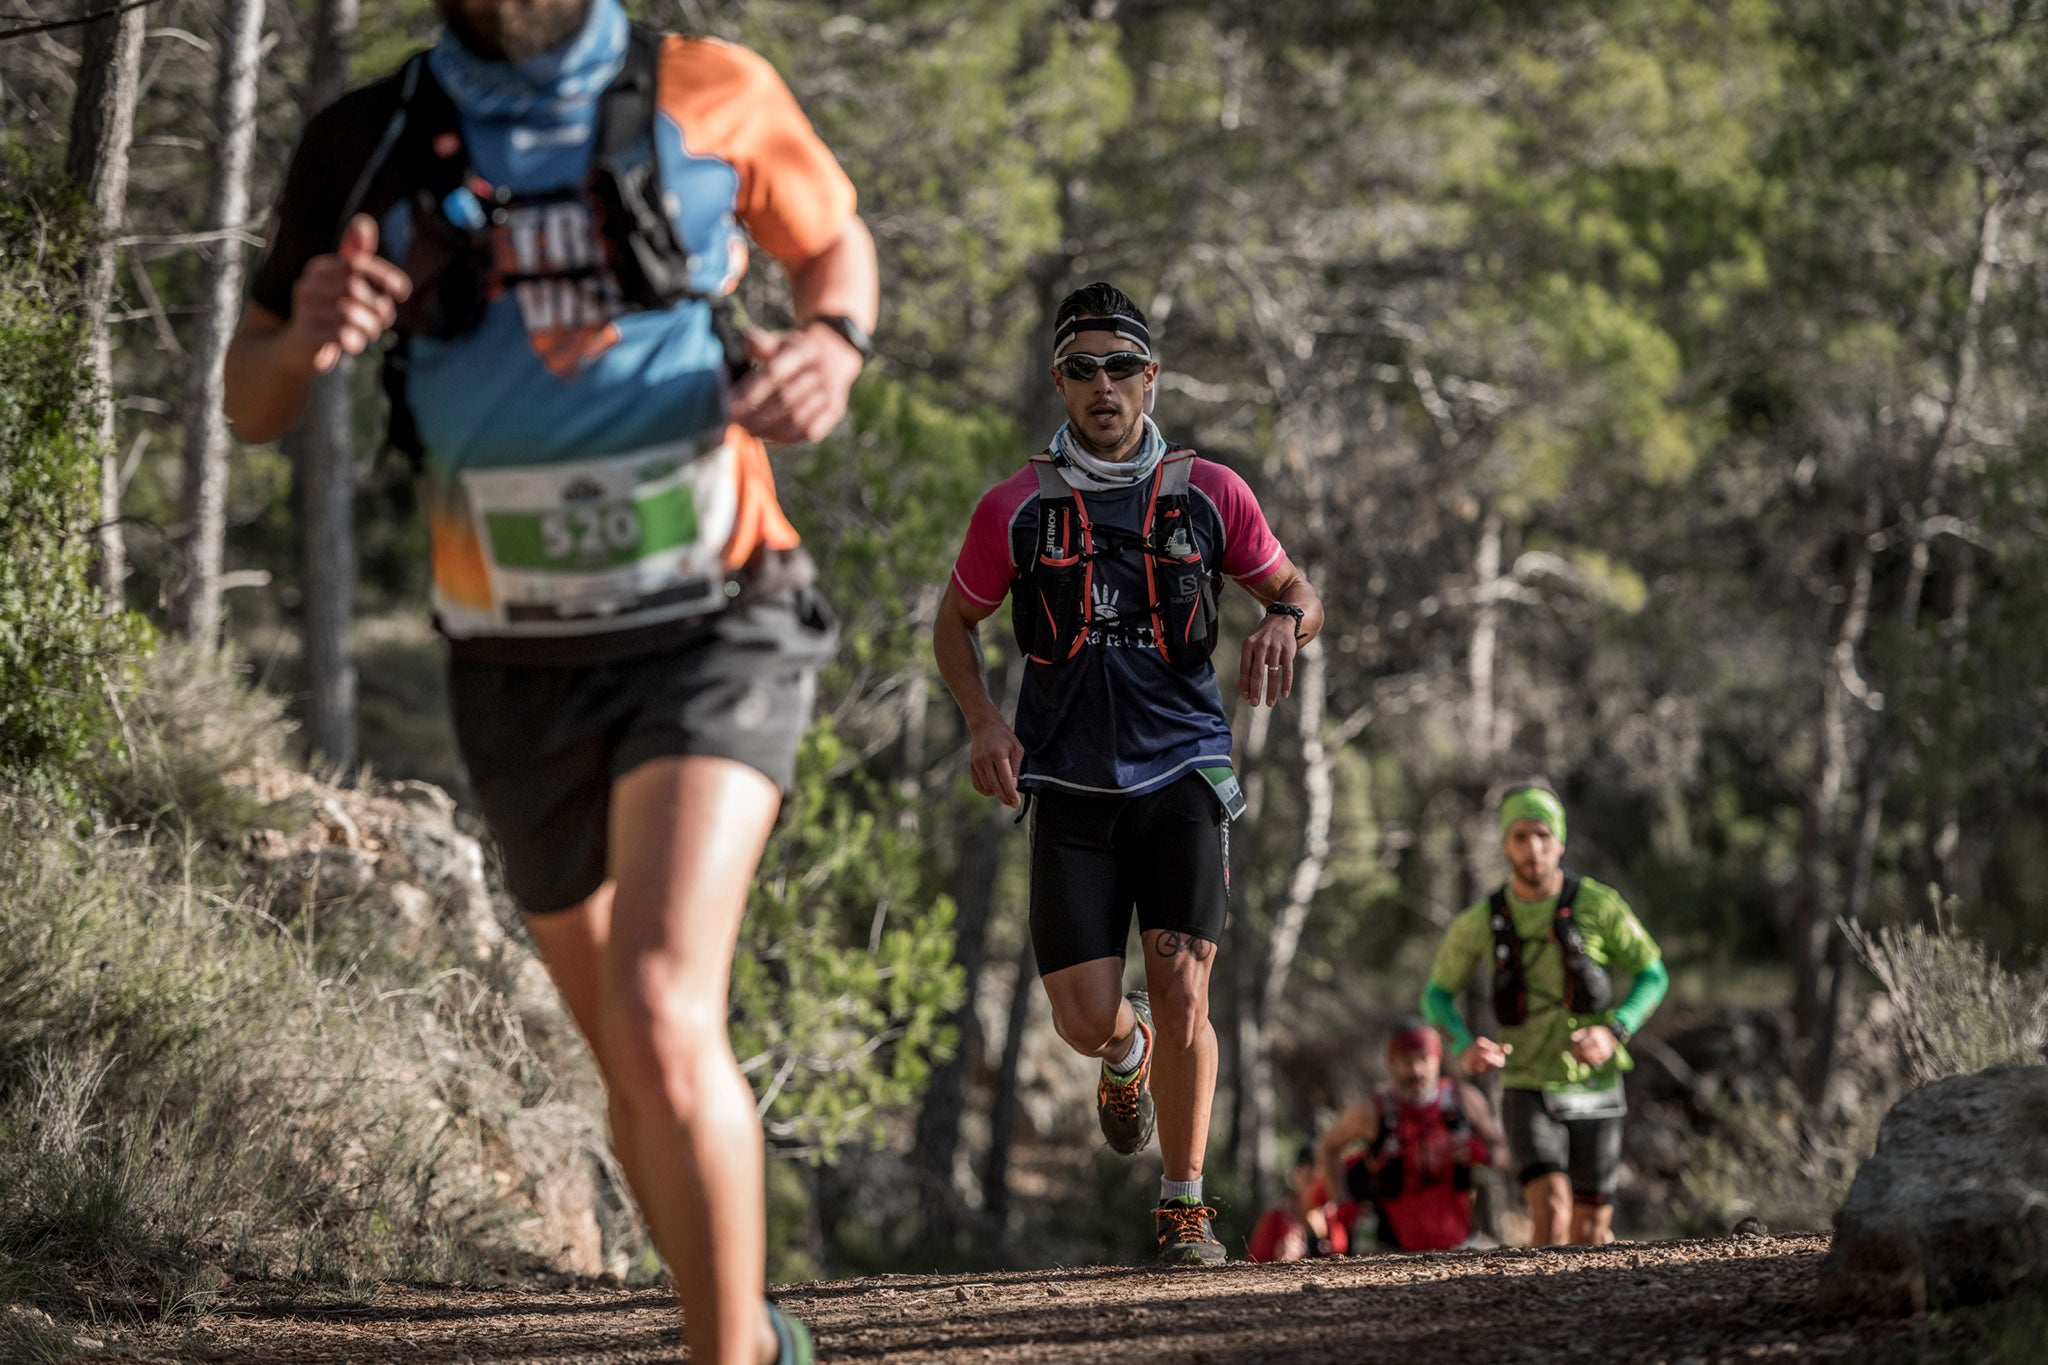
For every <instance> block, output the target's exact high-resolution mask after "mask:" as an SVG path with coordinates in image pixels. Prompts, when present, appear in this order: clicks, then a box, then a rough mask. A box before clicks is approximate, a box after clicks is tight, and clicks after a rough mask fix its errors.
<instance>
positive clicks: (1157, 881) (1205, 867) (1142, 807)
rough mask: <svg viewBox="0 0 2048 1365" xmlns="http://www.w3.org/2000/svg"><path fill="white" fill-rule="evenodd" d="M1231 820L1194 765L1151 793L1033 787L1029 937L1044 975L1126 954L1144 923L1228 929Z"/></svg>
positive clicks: (1218, 935)
mask: <svg viewBox="0 0 2048 1365" xmlns="http://www.w3.org/2000/svg"><path fill="white" fill-rule="evenodd" d="M1229 864H1230V823H1229V821H1227V820H1226V819H1225V818H1224V816H1223V805H1222V803H1221V802H1219V801H1218V800H1217V799H1216V792H1215V789H1214V788H1212V787H1211V786H1210V785H1209V782H1208V779H1207V778H1204V777H1203V776H1202V775H1201V774H1200V773H1193V772H1191V773H1188V774H1187V775H1186V776H1184V777H1182V778H1180V779H1179V780H1177V781H1175V782H1170V783H1168V784H1167V785H1166V786H1164V787H1161V788H1160V789H1159V790H1157V791H1151V792H1146V793H1145V794H1144V795H1143V796H1081V795H1077V794H1075V793H1072V792H1062V791H1044V790H1038V791H1034V792H1033V793H1032V816H1031V945H1032V947H1033V948H1034V949H1035V950H1036V951H1037V954H1038V971H1039V974H1040V975H1041V976H1042V975H1044V974H1045V973H1047V972H1056V971H1059V970H1061V969H1062V968H1065V967H1072V966H1076V965H1078V964H1079V963H1083V962H1092V961H1094V960H1095V959H1096V958H1100V957H1122V956H1123V955H1124V944H1125V941H1126V940H1127V939H1128V938H1129V937H1130V932H1131V912H1132V910H1133V909H1135V910H1136V911H1137V914H1138V929H1139V931H1140V932H1147V931H1150V930H1153V929H1165V930H1171V931H1172V932H1175V933H1180V934H1191V935H1193V936H1195V937H1197V938H1203V939H1207V940H1208V941H1209V942H1211V943H1216V942H1218V941H1220V940H1221V939H1222V937H1223V922H1224V917H1225V915H1226V913H1227V912H1228V910H1229V905H1230V873H1229Z"/></svg>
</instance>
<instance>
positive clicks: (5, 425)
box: [0, 144, 145, 788]
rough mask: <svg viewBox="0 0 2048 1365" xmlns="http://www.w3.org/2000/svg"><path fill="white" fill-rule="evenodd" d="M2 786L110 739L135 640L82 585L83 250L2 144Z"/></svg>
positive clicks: (37, 178)
mask: <svg viewBox="0 0 2048 1365" xmlns="http://www.w3.org/2000/svg"><path fill="white" fill-rule="evenodd" d="M0 182H4V183H5V184H6V185H7V193H6V194H5V195H0V452H5V455H6V458H5V459H4V460H0V506H4V507H5V508H6V509H7V515H6V517H5V518H0V785H4V786H6V787H11V788H19V787H22V786H29V785H34V786H40V787H46V788H47V787H51V786H61V785H62V784H63V782H64V779H65V777H66V775H67V773H66V770H67V769H68V768H69V766H70V765H71V764H72V763H73V762H75V761H76V760H77V759H78V758H80V757H81V756H82V755H84V754H85V753H86V752H87V750H88V749H89V748H90V747H91V746H92V745H93V744H94V743H95V741H97V740H99V739H100V738H101V737H102V736H103V735H104V734H105V733H106V732H107V730H108V728H109V724H110V717H111V714H112V706H111V697H110V693H111V692H113V691H115V690H117V689H118V688H120V687H121V686H123V685H124V683H125V678H126V673H127V670H128V667H129V663H130V660H131V659H132V658H133V657H134V655H135V654H136V653H137V652H138V651H139V650H140V648H141V645H142V641H143V638H144V634H145V632H144V629H143V627H142V625H141V624H140V622H139V620H138V619H137V618H135V617H133V616H130V615H129V614H128V613H126V612H118V613H114V614H111V615H109V614H107V613H105V612H103V611H102V604H101V602H100V600H99V598H98V596H97V594H96V593H95V592H94V590H93V587H92V584H91V569H92V562H93V555H94V535H93V529H94V525H95V523H96V522H97V520H98V517H99V448H98V443H97V439H96V437H95V436H94V435H93V433H92V425H91V415H90V413H91V408H90V403H91V399H92V396H93V393H94V390H93V387H92V383H91V376H90V371H89V369H88V367H87V364H86V345H87V338H86V334H85V331H84V329H83V328H82V327H81V326H80V325H79V311H78V308H77V303H78V298H77V295H78V284H77V279H78V265H79V262H80V260H81V259H82V257H83V255H84V252H85V250H86V247H87V244H88V242H89V240H90V237H89V234H88V232H87V229H86V221H87V219H86V215H85V212H84V208H83V206H82V204H81V203H80V202H79V201H78V199H77V197H76V196H75V194H74V193H73V192H72V191H70V190H69V189H67V188H63V187H61V186H59V185H58V184H57V183H56V182H55V180H54V179H53V178H52V177H51V176H49V175H48V174H46V173H45V172H44V171H42V170H41V169H40V168H39V167H37V166H36V165H34V164H33V163H31V162H30V161H29V160H28V159H27V157H26V154H25V153H23V152H22V151H21V150H20V149H19V148H15V147H10V146H7V145H5V144H0Z"/></svg>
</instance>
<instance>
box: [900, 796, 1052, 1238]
mask: <svg viewBox="0 0 2048 1365" xmlns="http://www.w3.org/2000/svg"><path fill="white" fill-rule="evenodd" d="M999 809H1002V810H1003V813H1002V814H999V815H997V816H995V817H994V818H984V819H983V820H981V821H980V822H979V823H978V824H976V825H974V826H972V827H970V829H969V830H968V832H967V834H966V837H965V838H964V839H963V840H962V847H961V850H960V863H959V867H958V869H957V870H956V872H955V874H954V877H953V903H954V907H955V916H954V921H953V960H954V961H955V962H957V963H959V964H960V969H961V970H962V971H963V972H965V973H966V978H967V1000H966V1001H965V1002H964V1003H962V1004H961V1006H960V1008H959V1009H957V1010H955V1011H954V1012H953V1017H952V1021H951V1022H952V1024H953V1027H954V1028H955V1029H956V1030H958V1034H959V1045H958V1046H957V1047H956V1048H955V1049H954V1051H953V1055H952V1057H950V1058H949V1059H947V1060H946V1061H943V1062H939V1063H937V1064H936V1065H934V1066H933V1067H932V1075H931V1080H930V1082H929V1083H927V1085H926V1086H925V1092H924V1103H923V1104H922V1105H921V1106H920V1107H919V1109H918V1111H917V1136H916V1143H915V1152H916V1154H915V1156H914V1158H913V1160H914V1162H915V1169H916V1172H917V1175H918V1178H919V1180H918V1184H919V1194H920V1198H921V1199H922V1202H923V1214H924V1217H923V1222H924V1237H925V1242H926V1245H927V1246H928V1247H929V1248H931V1249H932V1250H934V1251H937V1250H939V1249H941V1248H944V1249H946V1250H947V1251H950V1250H951V1249H952V1247H953V1244H954V1242H955V1241H957V1240H958V1237H959V1233H960V1231H961V1218H960V1210H961V1204H962V1200H963V1195H964V1193H965V1192H964V1191H962V1190H961V1189H960V1188H959V1186H958V1183H957V1181H956V1179H955V1172H956V1171H957V1169H958V1166H959V1154H960V1123H961V1120H962V1119H963V1118H964V1117H965V1116H966V1113H967V1088H968V1084H969V1081H970V1080H971V1078H972V1076H973V1071H974V1062H975V1058H976V1057H977V1056H978V1055H979V1054H980V1052H981V1047H982V1037H981V1021H980V1018H979V1016H978V1015H976V1013H975V1010H974V993H975V991H976V990H978V989H979V988H980V986H981V969H982V965H983V963H984V962H986V961H987V957H988V921H989V914H990V911H991V909H992V906H993V899H994V892H995V879H996V868H997V865H998V863H999V862H1000V861H1001V858H1002V841H1003V836H1004V835H1005V834H1007V833H1009V830H1010V823H1011V820H1012V816H1011V815H1010V814H1009V813H1008V811H1007V808H999ZM1027 945H1028V937H1027ZM999 1098H1000V1092H999Z"/></svg>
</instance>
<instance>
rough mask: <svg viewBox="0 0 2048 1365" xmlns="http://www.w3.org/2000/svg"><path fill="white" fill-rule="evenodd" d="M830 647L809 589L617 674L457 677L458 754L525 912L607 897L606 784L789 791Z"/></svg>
mask: <svg viewBox="0 0 2048 1365" xmlns="http://www.w3.org/2000/svg"><path fill="white" fill-rule="evenodd" d="M836 635H837V632H836V630H835V627H834V625H833V622H832V614H831V611H830V609H829V608H827V607H826V605H825V601H824V599H823V597H821V596H820V595H819V594H818V593H817V592H816V591H815V590H814V589H811V588H808V587H805V588H799V589H796V590H795V591H784V592H780V593H776V594H773V595H769V596H764V597H761V598H758V599H754V600H751V601H742V602H740V603H736V604H735V605H733V606H731V607H729V608H727V609H726V610H724V611H722V612H720V613H718V614H717V615H716V616H714V617H711V618H709V619H707V620H704V621H701V622H696V623H693V624H690V625H688V626H685V627H681V628H679V629H678V632H677V637H676V643H675V644H674V646H673V647H671V648H668V649H665V650H663V651H661V652H659V653H654V654H644V655H639V656H636V657H634V658H631V659H626V660H623V661H620V662H617V663H610V664H604V665H600V666H591V667H513V666H507V665H501V664H479V663H453V664H451V665H450V667H449V699H450V705H451V708H452V710H453V712H454V719H455V738H456V743H457V744H458V745H459V747H460V748H461V750H462V760H463V763H464V764H465V765H466V766H467V767H468V769H469V780H470V785H471V786H472V787H474V788H475V790H476V796H477V802H478V804H479V805H481V806H482V807H483V813H484V818H485V819H486V820H487V821H489V823H490V826H491V831H492V833H494V834H495V835H497V839H498V843H499V845H500V847H501V848H502V850H503V854H504V863H505V881H506V884H507V886H508V887H509V888H510V890H511V892H512V895H513V897H514V898H515V899H517V900H518V902H519V904H520V906H521V908H523V909H524V910H526V911H527V912H528V913H530V914H545V913H548V912H550V911H556V910H566V909H569V908H570V907H571V906H574V905H575V904H577V903H578V902H579V901H581V900H583V899H584V898H585V897H587V896H589V895H590V894H591V893H592V892H593V891H595V890H597V888H598V887H599V886H600V885H602V884H603V882H604V879H605V875H606V872H605V866H606V857H605V849H606V841H607V834H608V826H609V817H610V807H611V790H612V783H613V782H615V781H617V780H618V779H619V778H620V777H623V776H624V775H625V774H626V773H627V772H629V771H630V770H632V769H633V768H634V767H635V766H637V765H638V764H641V763H644V762H646V761H647V760H649V759H652V758H662V757H670V756H708V757H716V758H729V759H732V760H734V761H736V762H740V763H744V764H746V765H747V766H748V767H750V768H754V769H756V770H758V771H759V772H761V773H763V774H765V775H766V776H767V777H768V778H769V780H770V781H772V782H774V783H775V784H776V785H777V786H778V787H780V788H782V789H783V791H784V792H787V791H788V790H789V788H790V783H791V780H792V778H793V777H794V774H795V768H796V750H797V744H798V743H799V741H801V740H802V738H803V733H804V727H805V726H806V725H807V724H808V723H809V721H810V716H811V701H812V697H813V693H814V691H815V688H816V679H817V670H818V668H819V667H820V666H821V665H822V664H823V663H824V662H825V660H826V659H827V658H828V657H829V656H830V655H831V652H832V647H833V644H834V642H835V639H836Z"/></svg>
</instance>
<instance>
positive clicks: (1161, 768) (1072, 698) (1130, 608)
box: [953, 458, 1285, 796]
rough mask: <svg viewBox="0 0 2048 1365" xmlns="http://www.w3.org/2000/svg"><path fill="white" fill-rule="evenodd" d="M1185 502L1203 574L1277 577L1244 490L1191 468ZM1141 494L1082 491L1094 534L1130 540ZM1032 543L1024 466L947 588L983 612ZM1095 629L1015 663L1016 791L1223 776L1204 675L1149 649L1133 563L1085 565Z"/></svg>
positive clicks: (1132, 559)
mask: <svg viewBox="0 0 2048 1365" xmlns="http://www.w3.org/2000/svg"><path fill="white" fill-rule="evenodd" d="M1190 482H1191V487H1190V489H1189V492H1190V498H1189V504H1190V511H1191V513H1192V514H1193V515H1192V521H1193V523H1194V533H1195V537H1196V539H1197V541H1198V542H1199V543H1200V545H1201V549H1202V559H1203V562H1204V563H1206V564H1211V565H1215V566H1218V567H1220V568H1221V569H1222V571H1223V573H1224V574H1225V575H1227V576H1228V577H1230V578H1231V579H1234V580H1235V581H1237V582H1239V583H1255V582H1257V581H1258V580H1259V579H1262V578H1264V577H1266V576H1267V575H1268V574H1270V573H1272V572H1273V571H1274V570H1275V569H1277V568H1279V567H1280V564H1281V561H1282V560H1283V559H1284V558H1285V554H1284V552H1283V551H1282V550H1281V548H1280V542H1279V541H1278V540H1276V539H1275V538H1274V536H1273V532H1272V529H1271V528H1270V527H1268V526H1267V524H1266V516H1265V513H1264V512H1262V511H1261V510H1260V509H1259V502H1258V499H1257V498H1256V497H1254V496H1253V495H1252V490H1251V489H1250V488H1249V487H1247V486H1246V484H1245V481H1244V480H1243V479H1242V478H1239V477H1238V475H1237V474H1236V473H1235V472H1234V471H1232V470H1231V469H1229V468H1227V467H1225V466H1223V465H1220V464H1215V463H1212V462H1211V461H1208V460H1204V459H1200V458H1197V459H1196V460H1195V462H1194V472H1193V474H1192V476H1191V480H1190ZM1150 491H1151V484H1150V483H1149V482H1142V483H1139V484H1137V485H1134V486H1133V487H1130V488H1120V489H1111V490H1108V491H1088V492H1084V493H1081V494H1080V496H1081V497H1083V498H1085V499H1086V501H1087V507H1088V515H1089V516H1090V517H1091V518H1093V519H1094V521H1095V522H1096V524H1097V525H1098V526H1105V527H1121V528H1122V529H1123V530H1125V531H1126V532H1128V533H1130V534H1129V535H1128V536H1127V537H1126V538H1125V539H1126V540H1127V541H1128V540H1132V539H1135V537H1136V535H1137V532H1138V531H1139V530H1140V529H1141V528H1142V526H1143V525H1144V520H1145V504H1146V501H1147V499H1148V497H1149V496H1150ZM1037 534H1038V475H1037V473H1036V471H1035V470H1034V469H1033V468H1032V467H1031V466H1030V465H1026V466H1025V467H1024V469H1022V470H1021V471H1019V472H1018V473H1016V474H1014V475H1012V476H1011V477H1010V478H1008V479H1005V480H1004V481H1003V482H1001V483H999V484H997V485H996V486H995V487H994V488H992V489H990V490H989V491H988V492H987V493H986V494H984V495H983V496H982V499H981V502H980V504H979V505H978V506H976V507H975V509H974V516H973V518H972V519H971V520H970V521H969V522H968V527H967V538H966V540H965V542H964V543H963V544H962V545H961V547H960V556H959V558H958V560H957V561H955V563H954V565H953V586H954V588H955V589H956V590H958V591H959V592H960V593H961V594H962V595H963V596H965V597H966V598H967V600H968V601H970V602H974V603H977V604H979V605H980V606H982V607H985V608H988V609H991V610H993V609H994V608H995V607H997V606H999V605H1000V604H1001V603H1002V600H1003V598H1004V596H1005V595H1006V594H1008V592H1009V591H1010V586H1011V584H1013V583H1015V582H1016V581H1017V577H1018V574H1019V572H1020V569H1019V566H1020V565H1023V564H1027V563H1029V562H1031V555H1032V548H1033V542H1034V540H1035V539H1036V537H1037ZM1093 616H1094V621H1095V624H1094V625H1093V626H1092V627H1091V628H1090V629H1089V632H1088V636H1087V640H1086V643H1084V644H1083V645H1082V647H1081V649H1080V652H1079V653H1077V654H1075V655H1074V657H1073V658H1071V659H1067V660H1064V661H1062V662H1060V663H1057V664H1039V663H1027V664H1026V665H1025V668H1024V686H1023V689H1022V691H1021V693H1020V694H1019V696H1018V699H1017V725H1016V730H1017V739H1018V742H1019V743H1021V744H1022V745H1023V746H1024V768H1023V772H1022V773H1021V774H1020V775H1019V777H1018V779H1017V780H1018V784H1019V785H1020V786H1024V787H1038V788H1047V789H1051V790H1055V791H1067V792H1078V793H1081V794H1083V795H1118V796H1138V795H1142V794H1144V793H1145V792H1149V791H1154V790H1156V789H1158V788H1160V787H1163V786H1165V785H1166V784H1167V783H1169V782H1172V781H1174V780H1175V779H1176V778H1179V777H1180V776H1182V775H1183V774H1185V773H1187V772H1189V771H1190V770H1192V769H1195V768H1215V767H1228V766H1229V764H1230V721H1229V719H1228V718H1227V717H1226V716H1225V715H1224V712H1223V698H1222V695H1221V694H1220V693H1219V692H1218V690H1217V685H1216V670H1215V667H1214V666H1213V665H1212V664H1210V663H1209V662H1207V661H1204V662H1203V663H1202V664H1201V665H1200V666H1199V667H1196V668H1192V669H1189V668H1177V667H1175V666H1174V665H1172V664H1170V663H1168V662H1167V661H1166V659H1165V658H1163V657H1162V656H1161V655H1160V652H1159V650H1158V649H1157V647H1155V645H1154V644H1153V641H1152V627H1151V623H1150V615H1149V597H1148V590H1147V588H1146V583H1145V566H1144V563H1143V560H1142V558H1141V557H1140V556H1139V555H1138V554H1137V553H1136V552H1135V551H1133V552H1130V553H1126V554H1123V555H1119V556H1116V557H1113V558H1106V559H1102V560H1098V561H1097V562H1096V569H1095V601H1094V604H1093Z"/></svg>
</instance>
